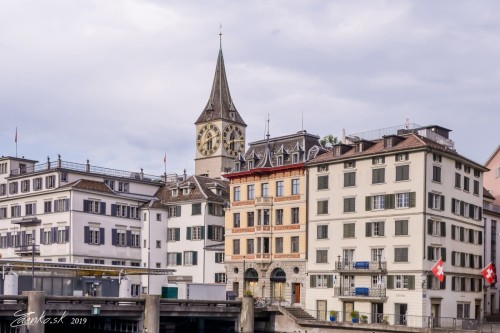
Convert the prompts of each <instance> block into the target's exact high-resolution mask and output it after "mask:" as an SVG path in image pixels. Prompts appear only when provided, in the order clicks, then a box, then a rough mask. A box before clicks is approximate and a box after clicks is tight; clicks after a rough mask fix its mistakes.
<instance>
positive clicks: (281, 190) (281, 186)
mask: <svg viewBox="0 0 500 333" xmlns="http://www.w3.org/2000/svg"><path fill="white" fill-rule="evenodd" d="M283 195H285V183H284V182H283V181H282V180H280V181H277V182H276V196H277V197H282V196H283Z"/></svg>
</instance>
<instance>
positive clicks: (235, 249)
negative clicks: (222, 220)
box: [233, 239, 240, 254]
mask: <svg viewBox="0 0 500 333" xmlns="http://www.w3.org/2000/svg"><path fill="white" fill-rule="evenodd" d="M233 254H240V240H239V239H233Z"/></svg>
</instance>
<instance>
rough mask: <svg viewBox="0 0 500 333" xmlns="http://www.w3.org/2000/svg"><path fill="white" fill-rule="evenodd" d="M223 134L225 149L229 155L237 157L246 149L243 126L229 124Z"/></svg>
mask: <svg viewBox="0 0 500 333" xmlns="http://www.w3.org/2000/svg"><path fill="white" fill-rule="evenodd" d="M222 135H223V142H224V149H225V150H226V151H227V153H228V154H229V155H231V156H233V157H236V156H237V155H238V153H242V152H243V150H244V149H245V137H244V135H243V131H242V130H241V128H239V127H238V126H236V125H227V126H226V128H224V133H223V134H222Z"/></svg>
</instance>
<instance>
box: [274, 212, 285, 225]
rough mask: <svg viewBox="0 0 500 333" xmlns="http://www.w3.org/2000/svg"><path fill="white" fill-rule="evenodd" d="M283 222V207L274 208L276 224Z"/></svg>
mask: <svg viewBox="0 0 500 333" xmlns="http://www.w3.org/2000/svg"><path fill="white" fill-rule="evenodd" d="M282 224H283V209H276V225H282Z"/></svg>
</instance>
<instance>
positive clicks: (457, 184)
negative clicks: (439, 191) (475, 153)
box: [455, 172, 462, 188]
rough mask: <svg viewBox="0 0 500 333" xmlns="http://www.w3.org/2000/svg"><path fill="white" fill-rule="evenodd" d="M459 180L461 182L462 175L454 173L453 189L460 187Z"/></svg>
mask: <svg viewBox="0 0 500 333" xmlns="http://www.w3.org/2000/svg"><path fill="white" fill-rule="evenodd" d="M461 180H462V175H461V174H459V173H458V172H455V187H456V188H460V187H461V185H460V182H461Z"/></svg>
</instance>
